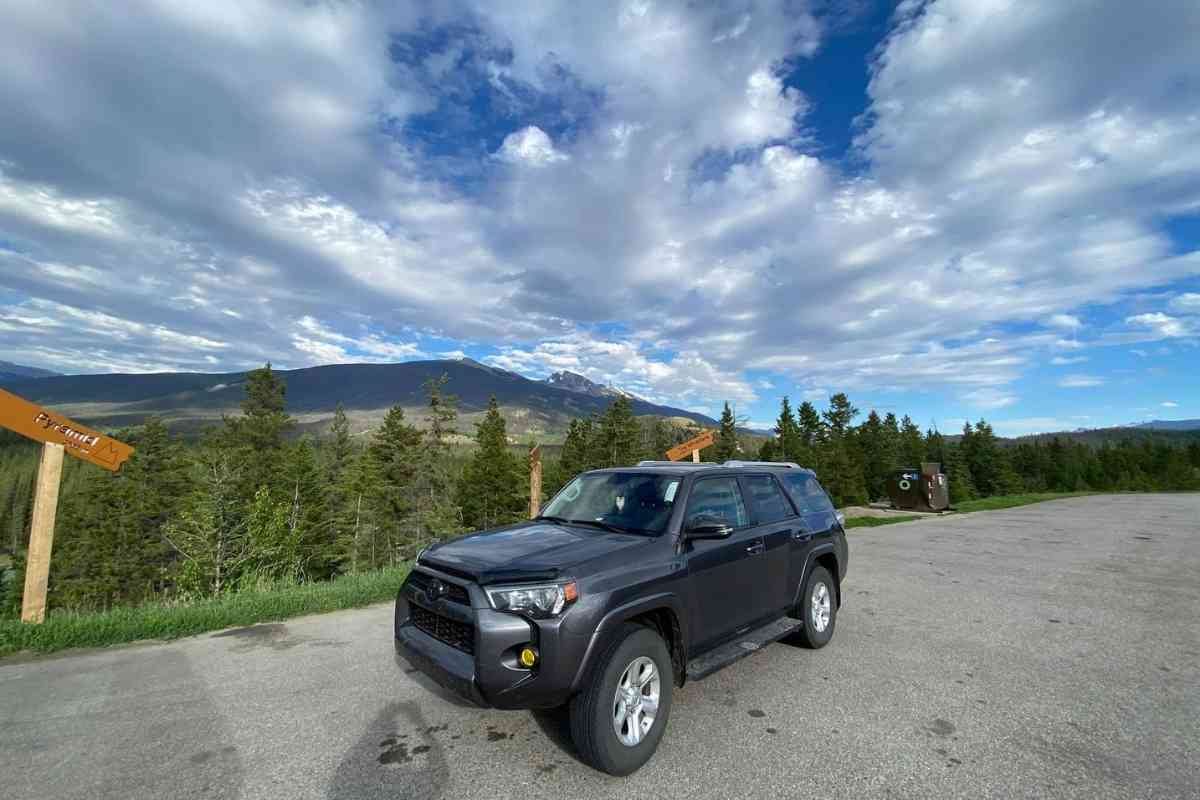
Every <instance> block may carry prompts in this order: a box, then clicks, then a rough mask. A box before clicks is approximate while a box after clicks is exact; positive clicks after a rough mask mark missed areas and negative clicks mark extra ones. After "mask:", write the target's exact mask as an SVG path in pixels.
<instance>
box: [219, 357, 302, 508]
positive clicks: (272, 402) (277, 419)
mask: <svg viewBox="0 0 1200 800" xmlns="http://www.w3.org/2000/svg"><path fill="white" fill-rule="evenodd" d="M286 396H287V386H286V384H285V383H284V380H283V379H282V378H281V377H279V375H277V374H276V373H275V372H273V371H272V370H271V364H270V363H269V362H268V363H267V365H266V366H264V367H262V368H261V369H256V370H253V371H251V372H249V373H247V375H246V395H245V397H244V398H243V399H242V415H241V416H238V417H227V418H226V419H225V446H226V447H228V448H230V449H232V450H235V451H236V452H237V453H238V457H239V460H240V461H241V468H240V472H241V476H242V487H241V491H242V495H243V498H244V499H245V500H246V502H247V503H248V502H249V501H250V499H251V498H253V497H254V495H255V493H256V492H257V491H258V489H259V488H260V487H262V486H268V487H276V479H277V478H278V476H279V467H280V465H281V464H282V462H283V449H284V437H285V436H286V435H287V433H288V432H290V431H291V430H292V428H294V427H295V424H296V423H295V420H293V419H292V418H291V416H289V415H288V413H287V410H286Z"/></svg>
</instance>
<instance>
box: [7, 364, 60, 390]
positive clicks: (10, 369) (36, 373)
mask: <svg viewBox="0 0 1200 800" xmlns="http://www.w3.org/2000/svg"><path fill="white" fill-rule="evenodd" d="M58 374H59V373H57V372H53V371H51V370H48V369H42V368H40V367H26V366H24V365H22V364H14V363H12V362H11V361H0V384H2V383H5V382H7V381H23V380H28V379H30V378H49V377H51V376H53V375H58Z"/></svg>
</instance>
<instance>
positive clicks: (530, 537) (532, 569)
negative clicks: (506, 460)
mask: <svg viewBox="0 0 1200 800" xmlns="http://www.w3.org/2000/svg"><path fill="white" fill-rule="evenodd" d="M648 541H649V540H648V538H647V537H645V536H640V535H637V534H626V533H610V532H608V531H603V530H600V529H598V528H593V527H590V526H583V525H580V526H575V525H566V524H562V525H560V524H555V523H549V522H537V521H536V520H534V521H530V522H523V523H520V524H518V525H512V526H509V527H507V528H499V529H497V530H492V531H483V532H481V533H474V534H471V535H470V536H464V537H462V538H461V539H455V540H453V541H450V542H445V543H443V544H436V545H433V546H432V547H430V548H428V549H427V550H425V552H424V553H422V554H421V563H422V564H428V565H429V566H431V567H434V568H438V567H441V568H443V569H447V570H449V571H450V572H452V573H454V572H458V573H462V574H463V575H465V576H468V577H470V578H472V579H474V580H475V581H477V582H478V583H481V584H487V583H505V582H510V581H527V580H554V579H555V578H558V577H560V576H566V575H570V573H571V570H572V568H573V567H575V566H577V565H579V564H582V563H583V562H585V561H590V560H592V559H595V558H600V557H602V556H606V555H610V554H612V553H615V552H617V551H619V550H624V549H628V548H633V547H639V546H642V545H645V544H646V543H647V542H648Z"/></svg>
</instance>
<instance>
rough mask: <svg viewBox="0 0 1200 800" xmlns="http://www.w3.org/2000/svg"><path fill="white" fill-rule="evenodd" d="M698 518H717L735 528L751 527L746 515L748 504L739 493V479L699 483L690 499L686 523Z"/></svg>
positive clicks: (709, 480)
mask: <svg viewBox="0 0 1200 800" xmlns="http://www.w3.org/2000/svg"><path fill="white" fill-rule="evenodd" d="M698 516H708V517H716V518H717V519H720V520H724V522H725V524H727V525H730V526H732V527H734V528H744V527H746V526H747V525H749V524H750V518H749V516H748V515H747V514H746V504H745V503H743V502H742V493H741V492H740V491H738V484H737V479H736V478H707V479H705V480H702V481H697V482H696V484H695V485H694V486H693V487H692V494H691V496H690V497H689V498H688V505H687V516H686V523H690V522H691V520H692V519H693V518H694V517H698ZM686 523H685V524H686Z"/></svg>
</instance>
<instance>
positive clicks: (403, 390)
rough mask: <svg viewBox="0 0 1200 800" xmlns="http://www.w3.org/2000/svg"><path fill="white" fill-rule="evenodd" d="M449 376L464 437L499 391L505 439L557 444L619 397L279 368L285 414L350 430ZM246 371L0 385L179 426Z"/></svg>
mask: <svg viewBox="0 0 1200 800" xmlns="http://www.w3.org/2000/svg"><path fill="white" fill-rule="evenodd" d="M443 373H444V374H446V375H447V376H448V377H449V379H450V380H449V383H448V384H447V385H446V391H447V392H448V393H450V394H453V395H455V396H457V397H458V400H459V409H460V411H461V412H462V424H461V425H460V429H461V430H462V431H463V432H469V431H471V430H472V429H471V426H470V423H471V422H472V421H474V419H475V415H476V414H479V413H481V412H482V411H483V410H484V409H485V408H486V407H487V403H488V399H489V398H490V397H492V396H493V395H494V396H495V397H496V399H497V400H498V401H499V403H500V405H501V407H502V408H503V410H504V413H505V416H506V417H507V418H508V421H509V433H510V434H513V435H516V436H523V435H525V434H528V433H536V434H538V435H540V436H545V437H547V438H549V439H553V438H555V437H556V436H558V435H559V434H561V433H562V431H563V430H564V429H565V428H566V425H567V423H568V422H569V421H570V419H571V418H572V417H580V416H587V415H588V414H591V413H593V412H599V411H602V410H603V409H604V408H605V407H606V406H607V405H608V404H609V403H610V402H612V399H613V397H614V396H616V393H615V392H613V393H609V392H594V393H593V392H588V391H579V390H578V388H573V389H567V388H560V387H559V386H556V385H555V384H554V383H551V382H546V381H535V380H530V379H529V378H525V377H524V376H521V375H518V374H516V373H515V372H508V371H506V370H502V369H496V368H494V367H489V366H487V365H485V364H481V363H479V362H477V361H473V360H471V359H459V360H438V361H410V362H406V363H403V364H333V365H329V366H322V367H308V368H305V369H295V370H279V374H280V375H281V376H282V377H283V379H284V380H285V381H286V382H287V406H288V411H289V412H291V413H292V414H293V415H294V416H296V417H297V419H298V420H300V422H301V424H302V425H305V426H309V427H315V428H320V427H322V426H323V424H325V423H327V422H328V420H329V418H330V416H331V415H332V414H333V411H334V409H335V408H336V406H337V404H338V403H339V402H340V403H342V404H343V405H344V406H345V407H346V411H347V414H348V415H349V416H350V419H351V422H352V425H353V427H354V429H355V430H356V431H357V430H365V429H366V428H368V427H371V426H373V425H375V424H377V423H378V421H379V420H381V419H382V418H383V414H384V413H385V412H386V411H387V409H388V408H390V407H391V406H392V405H394V404H397V403H398V404H400V405H401V406H403V407H404V408H405V409H412V413H411V415H410V416H412V417H413V419H414V420H416V421H419V420H420V418H421V416H422V413H423V412H422V411H421V408H422V406H423V405H424V402H425V394H424V390H423V388H422V384H424V382H425V381H427V380H429V379H430V378H435V377H437V376H438V375H441V374H443ZM245 376H246V373H244V372H231V373H218V374H206V373H154V374H139V375H62V376H55V377H44V378H37V379H35V380H30V379H23V380H11V379H0V386H3V388H5V389H8V390H9V391H11V392H13V393H15V394H18V395H20V396H22V397H25V398H27V399H29V400H32V401H33V402H36V403H41V404H43V405H49V406H52V407H54V408H57V409H58V410H60V411H62V413H64V414H67V415H69V416H73V417H75V418H77V419H79V420H80V421H85V422H91V423H93V424H96V425H103V426H109V427H122V426H126V425H133V424H137V423H138V422H140V421H141V420H142V419H144V418H145V417H147V416H149V415H151V414H158V415H161V416H163V417H164V418H166V419H167V420H168V421H170V422H171V423H173V427H176V428H184V429H188V428H192V429H194V428H197V427H201V426H203V425H205V424H208V423H211V422H215V421H217V420H219V419H220V417H221V415H222V414H232V413H236V412H237V410H238V404H239V403H240V402H241V400H242V392H243V389H242V384H243V382H244V381H245ZM631 402H632V403H633V409H634V413H636V414H639V415H658V416H666V417H678V418H685V419H687V420H691V421H694V422H697V423H700V424H702V425H713V424H714V422H713V420H712V419H710V418H708V417H705V416H704V415H702V414H695V413H693V412H690V411H684V410H682V409H678V408H671V407H669V406H660V405H656V404H654V403H649V402H647V401H645V400H641V399H638V398H631Z"/></svg>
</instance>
